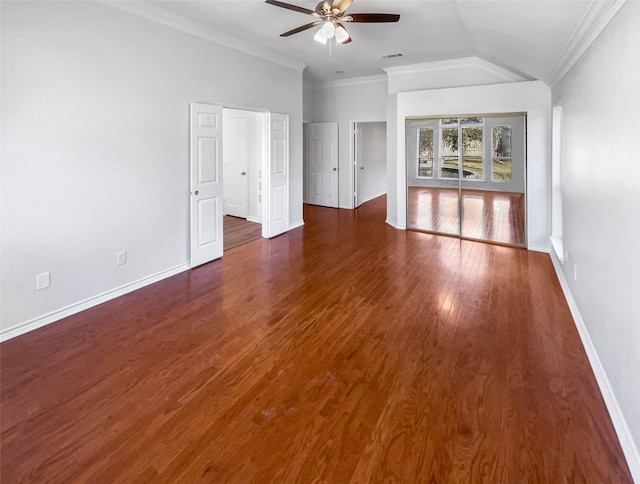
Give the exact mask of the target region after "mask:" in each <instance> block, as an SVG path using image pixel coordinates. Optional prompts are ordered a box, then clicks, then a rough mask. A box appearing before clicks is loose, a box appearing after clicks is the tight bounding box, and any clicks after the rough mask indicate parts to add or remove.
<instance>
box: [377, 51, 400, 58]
mask: <svg viewBox="0 0 640 484" xmlns="http://www.w3.org/2000/svg"><path fill="white" fill-rule="evenodd" d="M394 57H402V54H401V53H400V52H398V53H397V54H387V55H383V56H382V59H393V58H394Z"/></svg>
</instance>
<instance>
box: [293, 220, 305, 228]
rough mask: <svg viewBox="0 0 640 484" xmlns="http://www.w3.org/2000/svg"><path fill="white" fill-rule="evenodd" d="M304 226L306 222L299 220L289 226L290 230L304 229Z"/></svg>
mask: <svg viewBox="0 0 640 484" xmlns="http://www.w3.org/2000/svg"><path fill="white" fill-rule="evenodd" d="M303 225H304V220H298V221H297V222H294V223H292V224H289V230H293V229H297V228H298V227H302V226H303Z"/></svg>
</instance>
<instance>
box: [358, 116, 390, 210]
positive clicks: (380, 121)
mask: <svg viewBox="0 0 640 484" xmlns="http://www.w3.org/2000/svg"><path fill="white" fill-rule="evenodd" d="M366 123H384V124H385V126H387V129H388V126H389V125H388V123H387V120H386V119H365V120H360V121H349V129H350V136H349V143H350V145H349V153H350V154H351V159H350V160H349V166H351V169H350V170H349V178H350V180H349V186H350V187H351V197H350V198H351V202H350V203H351V207H349V208H358V166H357V164H358V160H357V150H358V146H357V142H356V140H357V132H356V129H357V125H358V124H366ZM387 139H388V136H387ZM386 156H387V154H386V153H385V157H386Z"/></svg>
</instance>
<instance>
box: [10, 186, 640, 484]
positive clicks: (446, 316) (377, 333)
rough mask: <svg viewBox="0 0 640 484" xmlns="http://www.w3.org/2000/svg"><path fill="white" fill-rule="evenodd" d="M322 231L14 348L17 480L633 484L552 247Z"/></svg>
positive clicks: (384, 231)
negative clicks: (555, 265)
mask: <svg viewBox="0 0 640 484" xmlns="http://www.w3.org/2000/svg"><path fill="white" fill-rule="evenodd" d="M385 208H386V201H385V198H384V197H381V198H379V199H375V200H373V201H371V202H368V203H366V204H364V205H363V206H362V207H360V208H358V209H357V210H353V211H349V210H335V209H327V208H322V207H314V206H306V207H305V226H304V227H302V228H299V229H296V230H293V231H291V232H289V233H287V234H283V235H281V236H279V237H277V238H274V239H262V238H260V239H257V240H254V241H251V242H249V243H247V244H244V245H241V246H238V247H236V248H234V249H233V250H232V251H229V252H226V253H225V256H224V257H223V259H221V260H219V261H215V262H213V263H210V264H206V265H204V266H200V267H198V268H196V269H194V270H191V271H188V272H184V273H181V274H178V275H176V276H174V277H172V278H170V279H167V280H165V281H161V282H159V283H156V284H153V285H151V286H148V287H145V288H143V289H140V290H138V291H135V292H133V293H130V294H127V295H125V296H123V297H121V298H118V299H116V300H113V301H110V302H107V303H104V304H102V305H100V306H97V307H94V308H91V309H89V310H87V311H84V312H82V313H79V314H77V315H74V316H71V317H69V318H66V319H65V320H62V321H59V322H57V323H55V324H52V325H49V326H47V327H44V328H41V329H39V330H36V331H33V332H31V333H28V334H26V335H23V336H20V337H18V338H14V339H12V340H9V341H7V342H5V343H2V344H1V345H0V365H1V367H0V377H1V378H0V392H1V402H0V411H1V415H2V421H1V429H0V432H1V433H0V440H1V441H0V453H1V455H0V458H1V459H0V460H1V464H0V480H1V481H2V482H86V481H93V482H200V481H202V482H332V483H333V482H384V481H388V482H411V483H414V482H492V483H498V482H504V483H513V482H553V483H555V482H598V483H600V482H616V483H618V482H621V483H627V482H631V477H630V475H629V471H628V468H627V466H626V464H625V462H624V457H623V455H622V452H621V450H620V446H619V444H618V442H617V440H616V436H615V433H614V431H613V427H612V424H611V421H610V419H609V416H608V413H607V410H606V408H605V406H604V402H603V400H602V397H601V395H600V393H599V392H598V388H597V385H596V382H595V379H594V377H593V374H592V371H591V369H590V367H589V363H588V360H587V358H586V355H585V353H584V350H583V348H582V346H581V343H580V339H579V336H578V334H577V331H576V329H575V326H574V324H573V322H572V319H571V315H570V312H569V309H568V307H567V304H566V302H565V300H564V298H563V295H562V291H561V288H560V285H559V283H558V281H557V279H556V277H555V273H554V270H553V266H552V264H551V261H550V259H549V256H548V255H547V254H542V253H536V252H529V251H526V250H523V249H517V248H509V247H502V246H495V245H488V244H482V243H478V242H472V241H465V240H459V239H455V238H451V237H441V236H436V235H432V234H426V233H420V232H405V231H398V230H395V229H393V228H391V227H390V226H388V225H387V224H386V223H385Z"/></svg>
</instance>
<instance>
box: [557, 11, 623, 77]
mask: <svg viewBox="0 0 640 484" xmlns="http://www.w3.org/2000/svg"><path fill="white" fill-rule="evenodd" d="M626 2H627V0H597V1H596V0H593V1H592V2H591V3H590V4H589V7H587V11H586V12H585V14H584V15H583V17H582V19H581V20H580V23H579V24H578V26H577V27H576V29H575V30H574V31H573V34H571V37H569V41H568V42H567V45H566V46H565V47H564V49H563V50H562V53H561V54H560V57H558V60H557V61H556V63H555V65H554V67H553V69H551V74H550V75H549V76H548V77H549V79H550V80H551V82H550V85H551V87H555V85H556V84H558V82H560V81H561V80H562V78H563V77H564V76H565V75H566V74H567V72H569V70H570V69H571V68H572V67H573V65H574V64H575V63H576V62H577V61H578V59H579V58H580V57H581V56H582V54H584V53H585V51H586V50H587V49H588V48H589V46H590V45H591V44H592V43H593V41H594V40H596V38H597V37H598V35H600V33H601V32H602V31H603V30H604V28H605V27H606V26H607V25H608V24H609V22H610V21H611V19H612V18H613V17H614V15H615V14H616V13H618V10H620V8H621V7H622V6H623V5H624V4H625V3H626Z"/></svg>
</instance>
